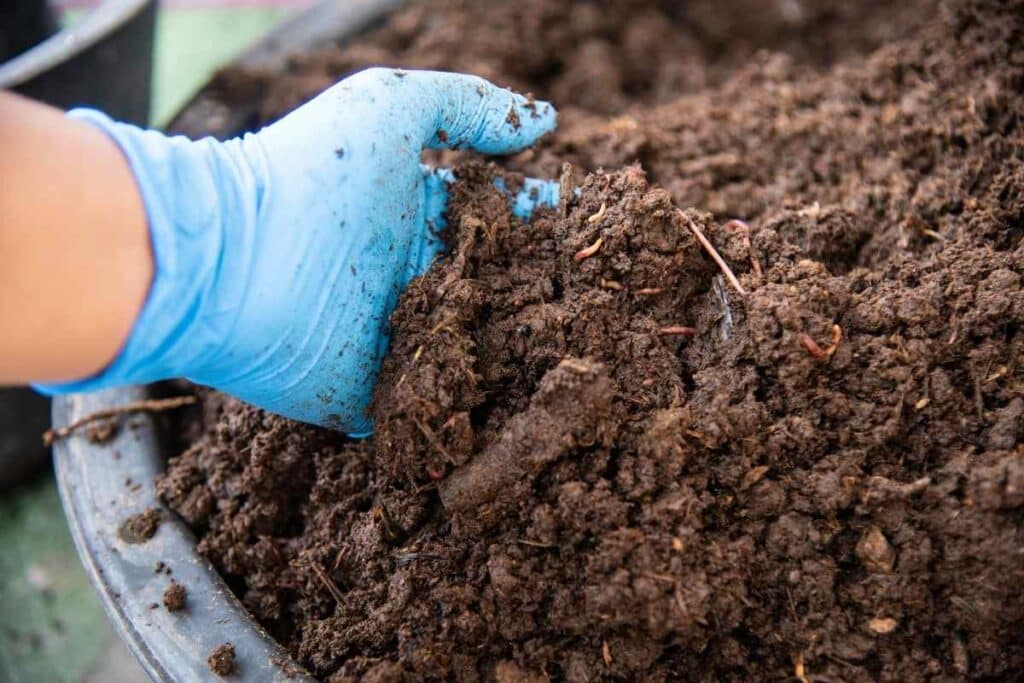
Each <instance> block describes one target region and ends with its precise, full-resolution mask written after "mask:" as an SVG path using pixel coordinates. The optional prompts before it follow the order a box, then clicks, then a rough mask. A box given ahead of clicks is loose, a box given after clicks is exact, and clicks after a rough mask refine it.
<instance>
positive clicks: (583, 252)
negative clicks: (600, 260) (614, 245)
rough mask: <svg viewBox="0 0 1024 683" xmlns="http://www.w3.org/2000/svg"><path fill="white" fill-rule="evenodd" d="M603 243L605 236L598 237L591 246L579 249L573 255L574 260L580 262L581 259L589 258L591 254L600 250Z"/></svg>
mask: <svg viewBox="0 0 1024 683" xmlns="http://www.w3.org/2000/svg"><path fill="white" fill-rule="evenodd" d="M602 244H604V238H603V237H598V238H597V241H596V242H594V243H593V244H591V245H590V246H589V247H587V248H586V249H580V250H579V251H577V252H576V255H575V256H573V257H572V260H573V261H576V262H577V263H579V262H580V261H585V260H587V259H588V258H590V257H591V256H593V255H594V254H596V253H597V252H598V250H599V249H600V248H601V245H602Z"/></svg>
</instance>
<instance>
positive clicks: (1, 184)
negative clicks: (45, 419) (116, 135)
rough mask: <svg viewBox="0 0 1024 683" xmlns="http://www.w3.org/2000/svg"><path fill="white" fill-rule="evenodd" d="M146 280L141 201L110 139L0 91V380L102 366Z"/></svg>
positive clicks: (55, 376) (60, 376)
mask: <svg viewBox="0 0 1024 683" xmlns="http://www.w3.org/2000/svg"><path fill="white" fill-rule="evenodd" d="M152 279H153V257H152V250H151V248H150V239H149V230H148V228H147V223H146V213H145V209H144V207H143V204H142V199H141V196H140V194H139V190H138V188H137V186H136V183H135V179H134V176H133V175H132V173H131V170H130V167H129V165H128V162H127V160H126V159H125V158H124V156H123V155H122V153H121V151H120V149H119V148H118V147H117V145H116V144H115V143H114V142H113V141H112V140H111V139H110V138H108V137H107V136H106V135H104V134H103V133H102V132H101V131H99V130H97V129H96V128H94V127H92V126H90V125H88V124H86V123H84V122H81V121H76V120H74V119H72V118H68V117H66V116H65V115H64V113H63V112H62V111H60V110H58V109H55V108H53V107H49V106H46V105H43V104H39V103H37V102H33V101H31V100H28V99H25V98H23V97H20V96H18V95H14V94H11V93H3V92H0V321H2V322H3V332H2V334H0V384H24V383H27V382H62V381H68V380H73V379H76V378H80V377H87V376H90V375H93V374H95V373H97V372H99V371H100V370H101V369H103V368H104V367H105V366H106V365H108V364H109V363H110V362H111V360H113V359H114V357H115V356H116V355H117V353H118V350H119V349H120V348H121V346H122V345H123V344H124V342H125V340H126V339H127V337H128V334H129V332H130V331H131V327H132V323H133V321H134V320H135V319H136V317H137V316H138V314H139V311H140V310H141V308H142V306H143V304H144V302H145V299H146V293H147V291H148V290H149V286H150V283H151V281H152Z"/></svg>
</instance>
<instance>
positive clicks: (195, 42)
mask: <svg viewBox="0 0 1024 683" xmlns="http://www.w3.org/2000/svg"><path fill="white" fill-rule="evenodd" d="M291 11H292V10H289V9H287V8H280V7H245V8H210V9H162V10H161V11H160V13H159V14H158V15H157V20H156V46H155V53H154V57H155V60H154V62H155V67H154V69H153V99H152V108H151V112H150V122H151V123H152V125H154V126H157V127H160V126H163V125H165V124H167V122H168V121H170V119H171V117H173V116H174V114H176V113H177V112H178V110H179V109H180V108H181V107H182V106H183V105H184V104H185V103H186V102H188V100H189V98H190V97H191V96H192V95H193V94H194V93H195V92H196V90H198V89H199V88H200V87H201V86H202V85H203V84H204V83H205V82H206V81H207V80H209V78H210V76H211V75H213V73H214V71H216V70H217V69H218V68H219V67H220V66H222V65H224V64H226V63H228V62H230V61H231V59H232V58H234V57H235V56H237V55H238V54H239V53H240V52H242V51H243V50H244V49H245V48H247V47H248V46H249V45H251V44H252V43H253V41H255V40H256V39H257V38H259V37H260V36H262V35H264V34H265V33H266V32H267V31H268V30H269V29H270V28H271V27H273V26H274V24H276V23H277V22H278V21H280V20H281V19H282V18H283V17H284V16H286V15H287V14H289V13H290V12H291Z"/></svg>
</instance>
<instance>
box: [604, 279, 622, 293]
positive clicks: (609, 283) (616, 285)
mask: <svg viewBox="0 0 1024 683" xmlns="http://www.w3.org/2000/svg"><path fill="white" fill-rule="evenodd" d="M601 287H603V288H604V289H614V290H615V291H616V292H621V291H622V289H623V287H622V283H621V282H616V281H615V280H605V279H604V278H601Z"/></svg>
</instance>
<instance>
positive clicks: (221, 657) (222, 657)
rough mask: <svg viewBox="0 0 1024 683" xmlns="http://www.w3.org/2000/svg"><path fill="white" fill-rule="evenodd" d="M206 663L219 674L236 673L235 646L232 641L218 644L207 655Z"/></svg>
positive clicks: (228, 674)
mask: <svg viewBox="0 0 1024 683" xmlns="http://www.w3.org/2000/svg"><path fill="white" fill-rule="evenodd" d="M206 665H207V666H208V667H209V668H210V671H212V672H213V673H215V674H217V675H218V676H230V675H231V674H233V673H235V646H234V645H232V644H231V643H224V644H223V645H218V646H217V647H216V648H215V649H214V651H213V652H211V653H210V656H209V657H207V659H206Z"/></svg>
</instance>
